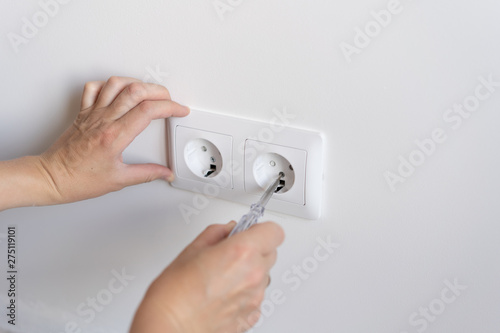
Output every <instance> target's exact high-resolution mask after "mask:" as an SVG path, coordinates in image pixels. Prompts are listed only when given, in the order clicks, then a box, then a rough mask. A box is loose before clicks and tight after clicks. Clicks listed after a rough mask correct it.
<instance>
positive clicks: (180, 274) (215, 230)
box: [130, 222, 284, 333]
mask: <svg viewBox="0 0 500 333" xmlns="http://www.w3.org/2000/svg"><path fill="white" fill-rule="evenodd" d="M234 226H235V223H234V222H230V223H228V224H226V225H211V226H209V227H208V228H207V229H206V230H205V231H203V232H202V233H201V234H200V235H199V236H198V238H196V239H195V240H194V241H193V242H192V243H191V244H190V245H189V246H188V247H186V249H185V250H184V251H183V252H182V253H181V254H180V255H179V256H178V257H177V258H176V259H175V260H174V261H173V262H172V263H171V264H170V266H168V267H167V268H166V269H165V270H164V271H163V273H162V274H161V275H160V276H159V277H158V278H157V279H156V280H155V281H154V282H153V284H152V285H151V286H150V288H149V290H148V292H147V293H146V296H145V297H144V299H143V301H142V303H141V305H140V307H139V309H138V311H137V314H136V316H135V319H134V322H133V324H132V328H131V330H130V333H139V332H148V333H156V332H158V333H160V332H162V333H165V332H169V333H170V332H177V333H181V332H182V333H225V332H229V333H236V332H237V329H238V326H239V325H240V324H241V322H243V321H245V322H247V323H248V324H249V325H250V326H253V325H255V323H256V322H257V320H258V318H259V315H260V313H258V314H259V315H251V314H252V313H253V312H256V311H258V310H259V307H260V304H261V302H262V301H263V299H264V291H265V289H266V287H267V285H268V284H269V270H270V269H271V267H272V266H273V265H274V263H275V261H276V255H277V252H276V248H277V247H278V246H279V245H280V244H281V243H282V242H283V239H284V233H283V229H282V228H281V227H280V226H278V225H277V224H275V223H272V222H266V223H260V224H257V225H254V226H253V227H251V228H250V229H248V230H247V231H244V232H241V233H238V234H236V235H234V236H232V237H231V238H226V237H227V236H228V235H229V233H230V231H231V230H232V228H233V227H234Z"/></svg>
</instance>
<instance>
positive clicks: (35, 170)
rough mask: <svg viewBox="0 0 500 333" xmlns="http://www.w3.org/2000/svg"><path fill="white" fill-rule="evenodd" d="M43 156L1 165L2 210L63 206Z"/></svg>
mask: <svg viewBox="0 0 500 333" xmlns="http://www.w3.org/2000/svg"><path fill="white" fill-rule="evenodd" d="M61 199H62V198H61V196H60V195H59V193H58V191H57V187H56V184H55V183H54V181H53V178H52V176H51V175H50V173H49V172H48V170H47V165H46V162H44V161H43V159H42V158H41V156H26V157H22V158H18V159H15V160H10V161H4V162H0V210H4V209H8V208H15V207H26V206H42V205H53V204H57V203H60V202H61Z"/></svg>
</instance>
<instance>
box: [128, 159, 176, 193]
mask: <svg viewBox="0 0 500 333" xmlns="http://www.w3.org/2000/svg"><path fill="white" fill-rule="evenodd" d="M120 178H121V179H120V183H121V184H122V185H123V186H124V187H125V186H131V185H137V184H142V183H148V182H151V181H153V180H157V179H164V180H167V181H169V182H171V181H173V180H174V174H173V172H172V170H170V169H169V168H167V167H166V166H163V165H160V164H154V163H148V164H129V165H126V166H125V169H124V170H123V171H122V172H121V174H120Z"/></svg>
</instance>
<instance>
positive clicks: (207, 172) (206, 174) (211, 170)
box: [205, 164, 217, 178]
mask: <svg viewBox="0 0 500 333" xmlns="http://www.w3.org/2000/svg"><path fill="white" fill-rule="evenodd" d="M215 171H217V166H216V165H215V164H210V169H209V170H207V171H206V172H205V178H207V177H208V176H210V175H211V174H213V173H214V172H215Z"/></svg>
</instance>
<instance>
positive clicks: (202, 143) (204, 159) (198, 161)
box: [184, 139, 222, 178]
mask: <svg viewBox="0 0 500 333" xmlns="http://www.w3.org/2000/svg"><path fill="white" fill-rule="evenodd" d="M184 159H185V161H186V165H187V166H188V168H189V170H191V172H192V173H194V174H195V175H196V176H198V177H200V178H212V177H215V176H217V175H218V174H219V172H220V171H221V170H222V156H221V153H220V151H219V149H217V147H216V146H215V145H214V144H213V143H212V142H210V141H208V140H205V139H193V140H190V141H189V142H188V143H187V144H186V147H185V148H184Z"/></svg>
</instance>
